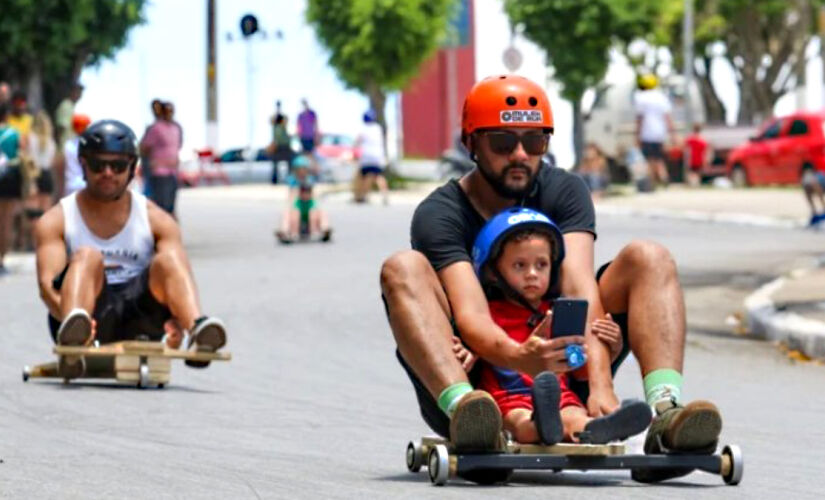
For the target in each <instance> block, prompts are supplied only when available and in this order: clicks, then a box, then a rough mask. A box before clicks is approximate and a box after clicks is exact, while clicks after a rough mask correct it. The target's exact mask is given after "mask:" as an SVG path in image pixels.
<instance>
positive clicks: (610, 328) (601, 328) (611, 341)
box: [592, 313, 624, 362]
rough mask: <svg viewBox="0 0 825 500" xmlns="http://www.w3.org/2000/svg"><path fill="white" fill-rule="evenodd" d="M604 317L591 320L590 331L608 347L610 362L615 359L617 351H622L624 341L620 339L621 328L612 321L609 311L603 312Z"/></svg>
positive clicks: (617, 354)
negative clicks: (591, 326)
mask: <svg viewBox="0 0 825 500" xmlns="http://www.w3.org/2000/svg"><path fill="white" fill-rule="evenodd" d="M604 318H605V319H597V320H595V321H593V328H592V332H593V333H594V334H595V335H596V337H598V338H599V340H601V341H602V342H604V343H605V344H607V346H608V347H609V348H610V361H611V362H612V361H616V358H617V357H619V353H620V352H622V346H623V345H624V341H623V340H622V330H621V328H619V325H618V324H617V323H616V322H615V321H613V317H612V316H610V313H607V314H605V315H604Z"/></svg>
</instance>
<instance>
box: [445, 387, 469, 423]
mask: <svg viewBox="0 0 825 500" xmlns="http://www.w3.org/2000/svg"><path fill="white" fill-rule="evenodd" d="M472 391H473V386H471V385H470V384H468V383H467V382H459V383H457V384H453V385H451V386H449V387H447V388H446V389H444V390H443V391H441V394H439V395H438V407H439V408H441V411H443V412H444V413H446V414H447V416H448V417H450V418H452V417H453V412H454V411H455V407H456V405H458V402H459V400H460V399H461V398H462V397H463V396H464V395H465V394H467V393H468V392H472Z"/></svg>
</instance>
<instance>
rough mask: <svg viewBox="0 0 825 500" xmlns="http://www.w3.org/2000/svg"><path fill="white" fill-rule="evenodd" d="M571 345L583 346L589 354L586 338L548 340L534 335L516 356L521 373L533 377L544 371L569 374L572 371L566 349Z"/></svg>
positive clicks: (574, 337) (520, 348) (571, 337)
mask: <svg viewBox="0 0 825 500" xmlns="http://www.w3.org/2000/svg"><path fill="white" fill-rule="evenodd" d="M570 344H579V345H581V347H582V350H584V352H585V354H586V353H587V346H586V345H584V337H581V336H573V335H570V336H565V337H559V338H557V339H551V340H546V339H542V338H539V337H538V336H536V335H532V336H530V337H529V338H528V339H527V340H526V341H525V342H524V343H523V344H521V345H520V346H519V348H518V351H517V354H516V360H517V361H516V366H517V368H518V369H519V371H522V372H525V373H527V374H529V375H530V376H532V377H535V376H536V375H538V374H539V373H541V372H543V371H551V372H553V373H564V372H567V371H569V370H570V366H569V365H568V364H567V357H566V356H565V354H564V349H565V348H566V347H567V346H568V345H570Z"/></svg>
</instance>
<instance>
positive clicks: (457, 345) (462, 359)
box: [453, 336, 478, 373]
mask: <svg viewBox="0 0 825 500" xmlns="http://www.w3.org/2000/svg"><path fill="white" fill-rule="evenodd" d="M453 354H455V357H456V359H457V360H458V362H459V363H461V368H463V369H464V372H465V373H470V370H472V369H473V366H475V364H476V361H477V360H478V356H476V355H475V354H473V352H472V351H471V350H469V349H467V348H466V347H464V344H462V343H461V339H460V338H458V337H455V336H453Z"/></svg>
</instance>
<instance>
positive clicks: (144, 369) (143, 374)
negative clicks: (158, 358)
mask: <svg viewBox="0 0 825 500" xmlns="http://www.w3.org/2000/svg"><path fill="white" fill-rule="evenodd" d="M138 387H139V388H141V389H143V388H146V387H149V365H147V364H146V363H145V362H143V363H141V364H140V380H138Z"/></svg>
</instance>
